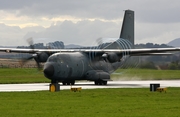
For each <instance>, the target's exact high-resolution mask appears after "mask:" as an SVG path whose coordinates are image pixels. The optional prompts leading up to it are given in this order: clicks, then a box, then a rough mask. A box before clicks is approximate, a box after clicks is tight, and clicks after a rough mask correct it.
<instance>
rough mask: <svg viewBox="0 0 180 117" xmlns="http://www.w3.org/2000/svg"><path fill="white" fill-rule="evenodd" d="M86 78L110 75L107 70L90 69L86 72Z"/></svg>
mask: <svg viewBox="0 0 180 117" xmlns="http://www.w3.org/2000/svg"><path fill="white" fill-rule="evenodd" d="M86 79H87V80H91V81H97V80H103V79H110V75H109V73H107V72H104V71H100V70H90V71H88V72H87V73H86Z"/></svg>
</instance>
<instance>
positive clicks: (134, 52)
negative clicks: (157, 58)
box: [0, 48, 180, 56]
mask: <svg viewBox="0 0 180 117" xmlns="http://www.w3.org/2000/svg"><path fill="white" fill-rule="evenodd" d="M177 51H180V48H144V49H19V48H0V52H6V53H32V54H33V53H37V52H47V53H51V54H53V53H57V52H84V53H89V52H94V53H97V54H104V53H108V52H114V53H116V54H118V55H119V54H124V53H125V54H126V55H130V56H143V55H169V54H171V53H166V52H177Z"/></svg>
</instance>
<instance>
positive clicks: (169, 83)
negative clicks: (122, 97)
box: [0, 80, 180, 92]
mask: <svg viewBox="0 0 180 117" xmlns="http://www.w3.org/2000/svg"><path fill="white" fill-rule="evenodd" d="M151 83H159V84H160V86H161V87H180V80H156V81H155V80H152V81H110V82H108V84H107V85H106V86H103V85H94V82H76V84H75V85H73V86H72V87H82V89H95V88H141V87H142V88H144V87H150V84H151ZM60 89H61V90H63V89H70V86H63V85H61V86H60ZM41 90H49V83H34V84H0V92H10V91H12V92H14V91H41Z"/></svg>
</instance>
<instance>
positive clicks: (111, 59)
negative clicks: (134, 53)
mask: <svg viewBox="0 0 180 117" xmlns="http://www.w3.org/2000/svg"><path fill="white" fill-rule="evenodd" d="M102 57H103V58H104V59H105V60H106V59H107V60H108V62H110V63H114V62H118V61H120V57H119V56H118V55H117V54H116V53H114V52H109V53H105V54H103V55H102Z"/></svg>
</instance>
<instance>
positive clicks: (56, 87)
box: [49, 80, 60, 92]
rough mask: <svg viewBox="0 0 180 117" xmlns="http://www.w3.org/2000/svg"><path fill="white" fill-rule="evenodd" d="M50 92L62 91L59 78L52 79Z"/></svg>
mask: <svg viewBox="0 0 180 117" xmlns="http://www.w3.org/2000/svg"><path fill="white" fill-rule="evenodd" d="M49 91H50V92H56V91H60V84H59V83H58V81H57V80H51V84H50V85H49Z"/></svg>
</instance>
